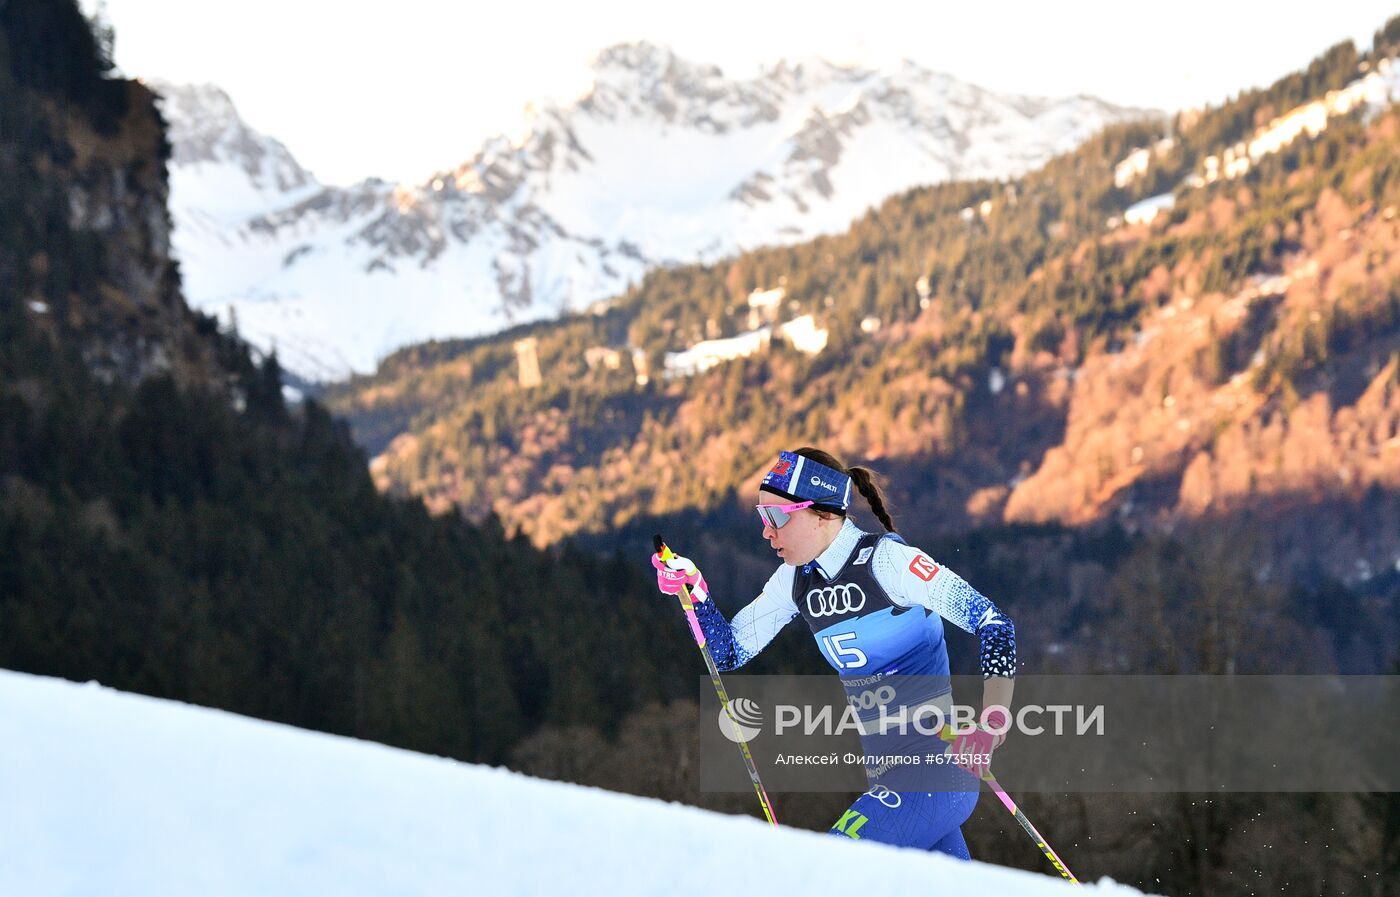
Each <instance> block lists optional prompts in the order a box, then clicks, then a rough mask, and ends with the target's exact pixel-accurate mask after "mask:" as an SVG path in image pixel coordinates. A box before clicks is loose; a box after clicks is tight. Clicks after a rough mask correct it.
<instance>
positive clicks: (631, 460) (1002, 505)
mask: <svg viewBox="0 0 1400 897" xmlns="http://www.w3.org/2000/svg"><path fill="white" fill-rule="evenodd" d="M1397 35H1400V24H1397V22H1392V23H1391V24H1390V25H1388V26H1387V27H1386V28H1385V29H1384V30H1383V31H1382V32H1380V33H1379V34H1378V35H1377V37H1376V45H1375V47H1374V48H1373V49H1372V50H1370V51H1368V52H1365V53H1361V52H1358V51H1357V50H1356V49H1355V48H1354V47H1353V46H1352V45H1350V44H1344V45H1340V46H1337V47H1334V48H1332V49H1331V50H1329V51H1328V52H1326V53H1325V54H1323V55H1322V56H1320V57H1319V58H1318V59H1317V60H1316V61H1315V62H1314V63H1312V64H1311V65H1310V66H1309V67H1308V68H1307V69H1306V70H1304V71H1302V72H1299V73H1297V74H1295V75H1292V76H1289V77H1287V78H1284V79H1281V80H1280V81H1279V82H1278V83H1276V84H1274V85H1272V86H1271V87H1269V88H1268V89H1266V90H1254V91H1249V92H1246V93H1243V94H1241V95H1239V96H1237V97H1235V98H1233V99H1232V100H1230V101H1228V102H1226V103H1224V104H1223V105H1221V106H1219V107H1218V108H1208V109H1205V110H1194V111H1191V112H1184V113H1181V114H1179V115H1178V116H1176V117H1175V119H1174V120H1173V121H1171V122H1169V123H1160V122H1144V123H1141V124H1137V125H1125V126H1118V127H1112V128H1109V129H1108V130H1106V131H1104V132H1103V133H1101V134H1100V135H1099V136H1098V137H1096V138H1095V139H1093V140H1091V141H1089V142H1088V143H1086V144H1085V145H1084V146H1082V147H1080V148H1079V149H1078V150H1077V151H1075V152H1074V153H1071V154H1068V155H1066V156H1063V157H1061V158H1058V159H1056V160H1054V161H1053V162H1051V163H1050V164H1048V165H1047V166H1046V167H1045V168H1043V169H1042V170H1040V171H1038V172H1035V173H1033V174H1031V175H1028V176H1026V177H1025V178H1022V179H1019V180H1016V181H1012V182H1004V183H955V184H947V185H942V186H937V187H931V188H927V189H923V190H916V191H913V192H910V193H908V194H904V195H902V196H899V197H896V198H893V199H891V200H890V201H888V202H886V203H885V204H884V205H883V206H882V207H880V208H879V209H877V210H874V211H872V212H871V213H870V214H869V215H867V216H866V217H865V218H863V219H861V220H860V221H857V222H856V223H855V224H854V225H853V227H852V228H851V230H850V231H849V232H848V233H846V234H843V235H840V236H837V237H831V238H826V239H820V240H816V241H813V242H811V243H807V244H803V245H800V246H795V247H788V248H781V249H772V250H766V251H759V252H753V253H746V254H744V255H742V256H739V257H737V258H735V259H733V260H732V261H729V262H726V263H723V264H717V265H711V266H688V267H682V268H676V269H670V270H660V271H655V272H653V273H651V274H650V275H648V276H647V278H646V279H645V280H644V281H643V282H642V283H641V284H640V285H638V286H637V287H636V288H635V289H633V290H631V291H630V292H628V293H627V294H626V295H624V296H621V297H619V298H618V299H617V300H616V301H615V302H613V303H612V304H611V305H610V306H609V307H608V308H607V309H606V310H600V311H599V313H597V314H594V315H587V316H580V317H577V318H574V319H572V320H569V321H566V322H563V323H559V324H549V325H538V326H533V327H528V328H521V329H518V330H516V331H512V332H510V333H506V334H502V335H501V336H499V337H495V338H490V339H482V340H473V341H461V342H449V343H435V344H429V345H423V346H419V347H414V348H412V349H406V350H404V351H402V352H400V353H397V354H396V355H395V356H393V357H391V358H390V359H388V360H386V362H385V363H384V364H383V365H382V366H381V368H380V370H379V372H378V373H377V374H376V375H375V376H373V377H369V378H360V379H357V380H354V381H352V382H350V383H349V384H346V385H345V386H343V387H338V388H335V389H333V390H332V391H331V392H330V393H329V396H328V401H329V403H330V405H331V407H332V408H333V409H335V410H337V411H339V412H341V413H344V414H345V415H346V416H347V418H348V419H349V420H350V421H351V423H352V426H353V427H354V428H355V432H356V433H357V438H358V439H359V440H360V441H361V443H362V444H364V445H366V446H367V447H368V448H369V450H370V451H371V453H373V454H377V455H378V457H377V458H376V459H375V461H374V464H373V469H374V473H375V477H376V480H377V482H378V483H379V484H380V485H381V486H382V487H385V488H389V489H393V490H395V491H397V492H398V493H400V494H415V495H421V496H423V497H424V499H425V500H426V501H427V502H428V504H429V506H430V507H431V508H433V509H434V510H436V511H443V510H446V509H448V508H452V507H456V508H458V509H460V510H462V511H463V512H465V513H467V514H468V515H470V516H476V517H479V516H481V515H483V514H485V513H487V512H488V511H490V510H495V511H496V512H497V513H498V514H500V515H501V516H502V518H503V520H505V521H506V524H507V526H508V527H516V526H518V527H521V528H522V529H523V530H524V531H525V532H526V533H528V534H529V535H530V536H531V537H532V538H533V539H534V540H535V541H536V542H537V543H539V544H544V543H547V542H551V541H554V540H557V539H559V538H561V537H563V536H566V535H568V534H571V533H579V532H583V533H603V532H607V531H610V530H613V529H615V528H616V527H618V526H620V525H623V524H625V523H626V522H627V521H629V520H632V519H634V518H638V517H639V516H644V515H648V514H656V513H676V514H685V513H696V512H703V511H708V510H728V509H738V508H739V507H740V506H741V505H742V503H743V502H742V501H735V500H734V499H732V498H731V497H730V496H731V493H732V492H735V491H737V493H739V494H740V495H742V496H746V495H747V493H748V492H749V491H750V490H751V489H752V486H753V485H754V483H756V481H757V476H758V475H759V473H760V472H761V470H762V469H763V468H764V465H765V463H766V461H765V459H767V458H768V457H769V456H770V455H771V454H772V453H773V452H774V451H776V449H777V448H778V447H779V446H784V445H791V444H799V443H818V444H821V445H823V446H824V447H827V448H829V449H830V450H832V451H834V452H836V453H837V454H838V455H840V456H843V457H845V458H846V459H847V460H848V462H851V463H856V462H869V463H873V464H874V466H876V467H877V468H879V469H883V470H885V471H886V472H887V473H890V474H891V475H892V476H891V488H892V489H893V491H894V498H895V501H896V504H897V505H898V506H899V507H901V508H902V509H903V512H904V519H905V520H906V521H907V523H908V525H909V526H910V529H911V531H913V532H915V533H916V534H919V533H922V532H927V531H937V532H945V533H950V532H965V531H967V530H968V529H969V528H971V527H974V526H981V525H995V524H1000V523H1007V522H1016V521H1040V520H1056V521H1060V522H1064V523H1068V524H1081V523H1089V522H1103V521H1106V520H1109V519H1118V520H1121V521H1122V522H1124V523H1125V524H1126V525H1129V526H1131V527H1133V528H1147V529H1155V530H1158V531H1162V530H1166V529H1170V528H1172V527H1174V526H1176V525H1178V524H1180V523H1181V522H1182V521H1188V522H1189V521H1193V520H1201V519H1206V518H1213V517H1220V516H1230V515H1236V514H1239V513H1242V512H1243V513H1251V514H1253V513H1260V514H1265V515H1268V516H1269V517H1270V518H1271V519H1274V518H1276V519H1277V521H1278V526H1277V531H1278V532H1279V533H1280V539H1279V541H1278V544H1276V545H1274V546H1272V547H1271V549H1272V552H1273V553H1274V554H1276V555H1277V556H1278V557H1279V559H1280V561H1281V563H1282V564H1283V565H1284V566H1287V567H1290V568H1294V567H1297V566H1298V565H1299V564H1301V563H1303V562H1304V560H1305V558H1304V556H1303V555H1302V554H1301V553H1299V552H1298V551H1296V550H1295V549H1294V547H1293V546H1294V543H1295V542H1296V541H1297V540H1298V539H1299V538H1300V537H1301V535H1302V531H1300V530H1299V529H1298V523H1297V521H1298V520H1299V519H1300V518H1299V513H1300V509H1301V508H1305V507H1310V506H1312V505H1313V504H1314V503H1316V502H1318V501H1328V500H1333V499H1335V500H1336V501H1339V502H1341V503H1342V504H1343V505H1348V506H1350V505H1354V504H1356V503H1357V502H1359V501H1361V500H1362V499H1365V500H1367V501H1369V502H1370V503H1371V506H1372V507H1373V508H1374V509H1375V511H1376V513H1385V514H1396V513H1400V507H1397V504H1396V500H1395V495H1396V493H1397V491H1400V479H1397V477H1400V473H1397V471H1400V464H1397V463H1395V457H1394V456H1395V452H1396V451H1397V443H1395V442H1394V438H1395V437H1396V435H1397V434H1400V397H1398V396H1400V394H1397V392H1396V390H1395V388H1394V384H1395V383H1396V378H1397V377H1400V372H1398V371H1397V363H1396V361H1395V353H1396V351H1397V350H1400V342H1397V335H1400V236H1397V235H1398V234H1400V221H1398V220H1397V219H1396V218H1395V208H1396V206H1397V204H1400V163H1397V162H1396V159H1397V158H1400V135H1398V134H1397V130H1396V129H1397V112H1396V109H1395V107H1394V106H1393V105H1391V106H1384V107H1377V106H1374V105H1370V104H1367V103H1354V104H1353V105H1352V106H1351V107H1349V108H1348V109H1347V110H1346V111H1345V112H1335V111H1334V113H1333V114H1330V116H1328V117H1326V126H1325V129H1323V130H1321V131H1320V133H1318V134H1316V135H1313V134H1312V132H1311V131H1306V130H1305V131H1303V132H1301V133H1300V134H1299V135H1298V136H1296V138H1295V139H1292V140H1291V141H1289V142H1283V143H1282V145H1281V146H1280V147H1278V148H1277V149H1276V151H1272V152H1267V153H1264V154H1262V155H1260V157H1259V158H1257V159H1255V160H1253V164H1252V165H1247V166H1245V167H1244V170H1243V171H1241V170H1240V166H1239V163H1238V162H1236V161H1232V160H1234V159H1236V158H1237V157H1245V156H1247V155H1248V154H1247V153H1246V149H1245V148H1246V146H1249V145H1251V141H1254V140H1258V139H1260V138H1259V135H1260V134H1268V133H1278V132H1279V131H1281V130H1286V129H1287V127H1288V126H1289V124H1290V122H1292V121H1293V118H1290V115H1293V114H1294V113H1296V112H1297V110H1299V109H1303V110H1304V111H1305V112H1306V111H1307V110H1308V108H1309V104H1315V103H1322V102H1324V101H1325V99H1326V98H1327V97H1328V96H1329V95H1330V96H1333V97H1334V99H1335V97H1336V96H1338V95H1339V94H1338V93H1337V92H1338V91H1341V90H1342V89H1343V88H1346V87H1347V86H1348V85H1353V84H1355V83H1356V82H1357V81H1358V79H1363V78H1366V77H1369V76H1374V77H1376V78H1379V77H1380V75H1379V74H1378V72H1379V71H1380V70H1382V69H1384V70H1385V71H1386V72H1390V71H1391V68H1390V63H1389V62H1387V61H1386V60H1388V59H1389V57H1390V56H1392V55H1394V52H1395V49H1396V42H1397ZM1347 96H1350V94H1347ZM1342 105H1343V104H1341V103H1337V102H1334V103H1333V106H1335V107H1337V108H1338V109H1340V108H1341V106H1342ZM1328 108H1332V107H1328ZM1309 114H1311V113H1309ZM1295 117H1296V116H1295ZM1135 155H1138V156H1141V164H1140V165H1139V166H1138V168H1136V169H1132V168H1130V169H1129V170H1128V172H1127V175H1128V176H1127V177H1124V175H1123V172H1122V168H1123V166H1122V165H1121V164H1120V163H1124V162H1126V161H1127V160H1129V159H1131V158H1133V157H1134V156H1135ZM1249 161H1250V159H1249V158H1245V162H1249ZM1232 165H1233V166H1234V167H1233V168H1232V167H1231V166H1232ZM1221 172H1226V174H1225V175H1223V176H1222V174H1221ZM1152 197H1159V198H1162V197H1164V198H1165V201H1166V204H1167V205H1168V206H1169V207H1168V208H1166V209H1165V210H1164V211H1162V212H1161V213H1160V214H1158V215H1157V216H1156V217H1155V219H1153V220H1150V221H1146V222H1144V221H1143V220H1142V217H1141V216H1133V215H1125V210H1128V209H1131V208H1132V207H1133V206H1134V204H1136V203H1138V202H1140V201H1142V200H1145V199H1148V198H1152ZM779 291H780V292H779ZM775 297H776V298H775ZM775 302H776V304H775ZM807 315H811V316H812V317H811V319H810V320H811V322H812V323H811V326H812V327H814V328H819V329H821V330H824V331H825V332H826V334H827V342H826V345H825V346H824V348H822V349H821V350H820V351H817V352H812V351H811V350H810V349H807V350H804V349H803V348H801V347H800V345H799V343H798V341H796V340H792V339H785V338H783V337H782V336H780V335H779V332H778V331H777V330H771V332H770V333H769V334H768V335H767V336H762V335H758V336H755V337H754V343H755V345H761V346H762V348H760V349H758V350H757V351H754V352H752V354H748V355H747V356H744V357H739V358H736V359H735V360H732V361H727V362H723V363H719V364H717V365H715V366H713V367H710V368H708V369H707V370H702V371H701V372H699V373H694V374H686V373H684V372H682V371H680V370H679V369H678V368H677V365H676V358H677V357H679V356H676V355H675V354H674V353H680V352H682V351H683V350H686V349H693V348H695V347H697V346H704V345H708V344H706V343H705V342H704V341H706V340H711V341H713V340H722V339H725V338H731V337H735V336H737V335H740V334H744V333H750V334H758V333H759V330H760V329H761V328H762V327H765V326H767V327H769V328H774V327H777V326H778V325H781V324H784V323H785V322H787V323H792V322H800V321H801V319H803V318H804V317H805V316H807ZM756 328H758V329H756ZM519 353H524V354H523V355H521V354H519ZM668 353H669V357H670V362H671V364H670V369H669V370H668ZM525 356H530V357H529V359H528V360H527V359H526V358H525ZM535 365H537V367H538V369H539V378H538V380H539V382H538V385H532V384H533V383H534V378H533V376H532V372H531V371H529V370H527V369H528V368H531V367H533V366H535ZM1339 470H1341V471H1344V472H1340V473H1339ZM1330 519H1331V518H1329V520H1330ZM1317 523H1318V522H1317V520H1315V519H1314V520H1310V521H1309V523H1308V526H1309V527H1312V526H1316V525H1317ZM1327 525H1328V526H1329V527H1330V531H1333V532H1340V531H1341V530H1342V529H1344V528H1346V527H1348V526H1349V523H1347V522H1345V521H1338V522H1336V524H1335V525H1332V524H1331V523H1329V524H1327ZM1397 557H1400V542H1398V541H1396V539H1394V538H1390V537H1388V536H1387V537H1384V538H1376V539H1374V540H1370V541H1366V540H1362V541H1360V542H1358V541H1357V540H1355V539H1344V540H1342V542H1341V543H1339V544H1338V546H1337V550H1336V551H1335V552H1334V553H1332V554H1331V555H1329V556H1327V557H1326V558H1325V559H1324V565H1325V566H1326V568H1327V569H1328V570H1330V571H1331V572H1332V573H1333V574H1334V575H1338V576H1345V577H1351V576H1353V575H1355V574H1356V572H1357V570H1358V569H1361V568H1359V567H1358V566H1357V565H1358V564H1361V563H1364V564H1366V565H1367V568H1368V569H1370V570H1372V571H1373V572H1375V571H1378V570H1379V569H1383V568H1384V567H1387V566H1389V565H1390V563H1392V562H1393V561H1394V560H1395V559H1396V558H1397Z"/></svg>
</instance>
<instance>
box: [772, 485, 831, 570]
mask: <svg viewBox="0 0 1400 897" xmlns="http://www.w3.org/2000/svg"><path fill="white" fill-rule="evenodd" d="M758 503H759V504H761V505H786V504H792V499H790V498H784V497H783V496H781V495H778V494H776V493H773V492H768V491H765V490H763V489H760V490H759V491H758ZM840 528H841V518H840V517H837V516H835V515H831V516H829V517H828V518H827V519H822V515H821V514H819V513H818V512H816V511H814V510H813V509H811V508H802V509H801V510H798V511H792V512H790V513H789V514H788V521H787V523H785V524H783V525H782V526H780V527H774V526H773V525H772V524H769V523H764V524H763V538H765V539H767V540H768V544H769V545H771V546H773V550H774V551H776V552H777V553H778V557H780V558H782V559H783V563H785V564H788V565H790V566H793V567H797V566H801V565H802V564H806V563H808V562H809V561H812V560H813V559H815V558H816V556H817V555H819V554H821V553H822V552H823V551H825V550H826V547H827V546H828V545H830V544H831V540H832V539H834V538H835V537H836V531H837V530H839V529H840Z"/></svg>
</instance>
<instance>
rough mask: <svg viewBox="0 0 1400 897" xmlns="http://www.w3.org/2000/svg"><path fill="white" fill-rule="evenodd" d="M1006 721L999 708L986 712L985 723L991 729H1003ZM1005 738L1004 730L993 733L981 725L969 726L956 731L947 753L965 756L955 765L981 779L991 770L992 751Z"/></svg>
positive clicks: (999, 745)
mask: <svg viewBox="0 0 1400 897" xmlns="http://www.w3.org/2000/svg"><path fill="white" fill-rule="evenodd" d="M1006 722H1007V718H1006V714H1004V713H1002V712H1001V711H1000V710H993V711H991V712H990V713H988V714H987V723H988V725H989V726H990V727H991V728H992V729H997V730H1003V729H1005V728H1006ZM1005 740H1006V733H1005V732H1004V731H1003V732H1001V734H994V733H992V732H990V731H988V729H987V728H984V727H983V726H980V725H977V726H971V727H969V728H966V729H961V730H959V731H958V732H957V733H956V737H954V739H953V741H952V744H950V745H949V746H948V753H949V754H950V755H952V756H954V757H966V758H967V760H966V761H965V762H963V761H959V762H958V764H957V765H958V766H960V767H962V768H963V769H965V770H967V771H968V772H970V773H972V774H973V775H975V776H977V778H979V779H981V778H985V777H986V776H987V774H988V773H989V772H991V769H992V751H994V750H996V749H997V748H999V747H1001V743H1002V742H1003V741H1005Z"/></svg>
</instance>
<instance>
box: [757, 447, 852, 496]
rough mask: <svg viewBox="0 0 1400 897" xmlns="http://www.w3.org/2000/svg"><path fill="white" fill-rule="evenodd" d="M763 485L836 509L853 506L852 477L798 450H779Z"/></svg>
mask: <svg viewBox="0 0 1400 897" xmlns="http://www.w3.org/2000/svg"><path fill="white" fill-rule="evenodd" d="M762 488H764V489H767V490H768V491H769V492H776V493H778V494H779V495H781V496H784V497H785V498H790V499H792V500H793V501H795V502H798V501H810V502H812V503H813V504H816V505H820V506H822V507H824V508H830V509H831V510H834V511H845V510H846V509H847V508H849V507H850V506H851V478H850V477H849V476H848V475H846V474H844V473H841V472H840V471H839V470H833V469H831V468H830V467H827V466H826V465H825V464H820V463H818V462H816V461H813V460H812V459H811V458H804V457H803V456H802V455H799V454H797V453H795V452H779V453H778V463H777V464H774V465H773V469H772V470H770V471H768V473H767V475H766V476H764V478H763V486H762Z"/></svg>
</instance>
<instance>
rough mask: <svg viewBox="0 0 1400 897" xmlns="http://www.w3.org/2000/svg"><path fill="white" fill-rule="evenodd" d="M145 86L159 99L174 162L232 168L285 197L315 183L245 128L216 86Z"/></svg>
mask: <svg viewBox="0 0 1400 897" xmlns="http://www.w3.org/2000/svg"><path fill="white" fill-rule="evenodd" d="M148 86H149V87H150V88H151V89H152V90H153V91H155V93H156V94H157V96H159V97H160V107H161V113H162V114H163V115H164V116H165V119H166V122H167V124H168V125H169V129H170V130H169V138H170V143H171V147H172V150H173V153H172V156H171V162H172V163H173V164H175V165H177V166H190V165H197V164H199V163H206V162H207V163H213V164H232V165H236V166H238V167H240V168H242V169H243V171H244V172H246V173H247V176H248V179H249V180H250V181H251V182H252V183H253V185H254V186H255V187H256V188H258V189H259V190H263V191H275V192H281V193H286V192H290V191H293V190H297V189H300V188H303V187H306V186H307V185H309V184H312V183H314V182H315V178H314V177H313V176H312V175H311V173H310V172H308V171H307V170H306V169H304V168H302V166H301V165H300V164H298V163H297V161H296V159H295V158H293V157H292V154H291V153H290V152H288V151H287V148H286V147H285V146H283V145H282V144H281V143H280V142H279V141H277V140H274V139H272V138H270V137H266V136H264V135H263V134H260V133H258V132H257V131H255V130H253V129H252V128H250V127H248V125H247V124H245V123H244V121H243V119H242V118H241V117H240V116H239V114H238V109H237V108H236V107H235V106H234V104H233V100H232V99H230V98H229V95H228V94H227V93H225V92H224V91H223V90H221V89H219V88H218V87H216V86H214V85H212V84H200V85H180V84H171V83H169V82H166V81H152V82H150V83H149V85H148Z"/></svg>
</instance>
